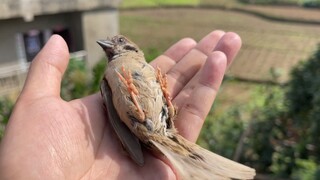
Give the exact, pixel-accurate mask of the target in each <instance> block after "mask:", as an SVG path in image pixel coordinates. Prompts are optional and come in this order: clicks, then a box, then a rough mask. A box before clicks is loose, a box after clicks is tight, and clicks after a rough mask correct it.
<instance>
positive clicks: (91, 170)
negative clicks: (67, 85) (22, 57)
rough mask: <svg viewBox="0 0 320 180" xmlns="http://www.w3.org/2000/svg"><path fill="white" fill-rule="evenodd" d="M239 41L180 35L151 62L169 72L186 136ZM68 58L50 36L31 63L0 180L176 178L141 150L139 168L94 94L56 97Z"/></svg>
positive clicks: (2, 150)
mask: <svg viewBox="0 0 320 180" xmlns="http://www.w3.org/2000/svg"><path fill="white" fill-rule="evenodd" d="M240 46H241V40H240V38H239V36H237V35H236V34H234V33H224V32H222V31H213V32H211V33H210V34H208V35H207V36H205V37H204V38H203V39H202V40H201V41H200V42H199V43H196V42H195V41H194V40H192V39H189V38H186V39H182V40H180V41H179V42H177V43H176V44H174V45H173V46H171V47H170V48H169V49H168V50H167V51H166V52H165V53H164V54H163V55H161V56H159V57H158V58H156V59H155V60H154V61H152V62H151V64H152V65H153V66H154V67H157V66H158V67H160V68H161V69H162V71H163V72H165V73H167V74H168V82H169V87H170V89H169V91H170V93H171V95H172V97H173V102H174V104H175V105H176V106H177V107H178V115H177V119H176V120H175V124H176V127H177V128H178V131H179V132H180V134H182V135H183V136H184V137H186V138H187V139H189V140H190V141H193V142H194V141H195V140H196V139H197V137H198V135H199V132H200V129H201V127H202V124H203V122H204V119H205V117H206V116H207V113H208V112H209V110H210V108H211V105H212V103H213V101H214V98H215V96H216V93H217V90H218V89H219V87H220V84H221V81H222V78H223V75H224V73H225V69H226V66H227V65H228V64H230V63H231V61H232V59H233V58H234V56H235V55H236V53H237V52H238V50H239V48H240ZM97 48H99V47H98V46H97ZM68 59H69V54H68V48H67V46H66V44H65V42H64V40H63V39H62V38H61V37H60V36H58V35H54V36H52V37H51V38H50V40H49V41H48V43H47V44H46V45H45V47H44V48H43V49H42V51H41V52H40V53H39V54H38V55H37V57H36V58H35V59H34V61H33V62H32V64H31V68H30V71H29V73H28V77H27V80H26V83H25V86H24V88H23V91H22V92H21V95H20V96H19V99H18V101H17V103H16V105H15V108H14V111H13V113H12V115H11V117H10V120H9V124H8V126H7V127H6V131H5V135H4V137H3V140H2V142H1V145H0V179H43V177H46V179H80V178H82V179H128V178H130V179H174V178H175V174H174V170H173V169H172V168H171V167H170V166H169V165H167V164H166V163H165V162H164V161H162V160H160V159H159V158H157V157H155V156H153V155H152V154H150V153H148V152H147V151H145V152H144V155H145V166H144V167H139V166H137V165H136V164H135V163H134V162H133V161H132V160H131V159H130V158H129V156H126V155H125V151H124V150H123V149H122V147H121V144H120V143H119V141H118V139H117V137H116V135H115V134H114V132H113V130H112V129H111V128H110V125H109V123H108V120H107V115H106V111H105V110H104V108H103V105H102V99H101V97H100V94H99V93H97V94H93V95H91V96H88V97H84V98H81V99H76V100H73V101H70V102H66V101H64V100H62V99H61V97H60V84H61V79H62V76H63V73H64V71H65V69H66V67H67V64H68Z"/></svg>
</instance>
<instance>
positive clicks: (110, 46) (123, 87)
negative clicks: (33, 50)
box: [97, 35, 255, 180]
mask: <svg viewBox="0 0 320 180" xmlns="http://www.w3.org/2000/svg"><path fill="white" fill-rule="evenodd" d="M97 43H98V44H99V45H100V46H101V47H102V49H103V50H104V52H105V54H106V56H107V59H108V63H107V67H106V70H105V74H104V77H103V80H102V82H101V86H100V91H101V95H102V99H103V102H104V105H105V107H106V111H107V114H108V119H109V121H110V124H111V126H112V128H113V129H114V131H115V133H116V135H117V136H118V138H119V140H120V141H121V143H122V145H123V147H124V149H125V150H126V151H127V153H128V154H129V156H130V157H131V159H132V160H133V161H134V162H135V163H137V164H138V165H140V166H143V165H144V157H143V153H142V148H143V147H145V148H147V149H149V150H150V151H152V152H153V153H160V154H163V155H164V156H165V157H166V158H167V159H168V160H169V161H170V163H171V164H172V165H173V166H174V168H175V170H176V171H177V174H178V177H179V178H180V179H185V180H189V179H253V177H254V176H255V170H254V169H252V168H249V167H247V166H244V165H242V164H239V163H237V162H234V161H231V160H229V159H226V158H224V157H222V156H219V155H217V154H214V153H212V152H210V151H208V150H206V149H204V148H202V147H200V146H198V145H196V144H194V143H192V142H189V141H188V140H186V139H185V138H183V137H182V136H181V135H179V134H178V131H177V130H176V128H175V127H174V123H173V122H174V118H175V115H176V114H177V112H176V108H175V107H174V105H173V104H172V101H171V97H170V94H169V92H168V90H167V88H168V83H167V79H166V75H163V74H162V73H161V70H160V69H159V68H153V67H152V66H151V65H149V64H148V63H147V62H146V60H145V57H144V54H143V52H142V51H141V50H140V49H139V47H138V46H137V45H136V44H135V43H134V42H132V41H130V40H129V39H128V38H126V37H125V36H123V35H116V36H114V37H112V38H107V39H106V40H99V41H97Z"/></svg>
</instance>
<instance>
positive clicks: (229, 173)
mask: <svg viewBox="0 0 320 180" xmlns="http://www.w3.org/2000/svg"><path fill="white" fill-rule="evenodd" d="M151 142H152V143H153V144H154V146H156V147H157V148H158V149H159V150H160V151H161V152H162V153H163V154H164V155H165V156H166V157H167V158H168V159H169V161H170V162H171V163H172V165H173V166H174V167H175V169H176V171H177V172H178V174H179V177H180V178H181V179H183V180H189V179H203V180H209V179H231V178H232V179H253V178H254V176H255V170H254V169H252V168H249V167H247V166H244V165H242V164H239V163H237V162H234V161H231V160H229V159H226V158H224V157H222V156H219V155H217V154H214V153H212V152H210V151H208V150H206V149H204V148H201V147H200V146H198V145H195V144H193V150H194V151H195V152H196V153H197V154H199V155H201V157H202V158H203V159H202V158H191V157H188V156H184V155H181V154H178V153H176V152H174V151H171V150H170V149H169V148H167V147H166V146H164V145H162V144H161V143H159V142H156V141H153V140H152V141H151Z"/></svg>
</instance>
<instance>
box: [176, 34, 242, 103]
mask: <svg viewBox="0 0 320 180" xmlns="http://www.w3.org/2000/svg"><path fill="white" fill-rule="evenodd" d="M240 47H241V39H240V37H239V36H238V35H237V34H235V33H226V34H225V35H223V36H222V38H221V39H220V41H219V43H218V45H217V47H216V48H215V50H216V49H217V50H221V52H223V53H224V54H225V55H226V56H227V62H228V64H230V63H231V62H232V61H233V59H234V57H235V55H236V54H237V53H238V51H239V50H240ZM199 76H200V73H199V72H197V73H196V74H195V75H194V76H193V77H192V79H191V80H190V81H189V82H188V83H187V84H186V85H185V86H184V87H183V89H182V90H181V91H179V94H177V96H175V103H176V105H177V106H178V107H179V106H180V105H182V103H183V102H184V100H185V97H187V96H189V94H190V93H191V92H192V90H193V89H194V87H195V85H196V84H197V83H198V82H199V78H200V77H199Z"/></svg>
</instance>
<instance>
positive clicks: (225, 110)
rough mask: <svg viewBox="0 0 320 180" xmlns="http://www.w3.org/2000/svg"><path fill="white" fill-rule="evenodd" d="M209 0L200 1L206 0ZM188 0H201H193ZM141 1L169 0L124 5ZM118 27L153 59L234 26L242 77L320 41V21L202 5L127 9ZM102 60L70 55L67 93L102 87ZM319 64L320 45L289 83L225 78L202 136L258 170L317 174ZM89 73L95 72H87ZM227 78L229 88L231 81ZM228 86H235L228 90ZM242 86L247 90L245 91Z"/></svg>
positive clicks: (2, 104)
mask: <svg viewBox="0 0 320 180" xmlns="http://www.w3.org/2000/svg"><path fill="white" fill-rule="evenodd" d="M205 1H206V0H201V3H204V2H205ZM288 1H289V0H288ZM171 2H173V1H170V3H171ZM181 2H182V1H181ZM184 2H186V3H197V1H196V0H190V1H184ZM210 2H211V3H213V2H214V3H220V5H224V7H227V6H225V5H228V6H229V7H231V5H232V3H238V4H239V2H238V1H236V0H217V1H211V0H208V1H207V3H210ZM250 2H256V3H257V2H258V1H250ZM126 3H127V4H126ZM130 3H132V4H130ZM135 3H136V4H135ZM140 3H145V4H147V3H149V4H150V6H155V5H159V4H161V5H168V4H169V3H168V2H167V1H161V3H160V1H156V0H153V1H144V0H134V1H133V0H132V1H131V0H125V1H124V2H123V5H122V7H136V6H137V5H139V4H140ZM165 3H167V4H165ZM224 3H228V4H224ZM240 5H243V4H240ZM148 6H149V5H148ZM195 14H197V16H195ZM182 15H183V17H184V18H183V19H184V20H183V21H181V16H182ZM199 16H201V17H202V18H199ZM244 22H245V23H244ZM244 24H245V26H244ZM194 26H197V27H198V28H193V27H194ZM120 27H121V32H122V33H123V34H126V35H128V36H129V37H130V38H132V39H133V40H134V41H136V42H137V44H139V45H141V47H142V49H143V50H144V52H145V54H146V58H147V59H148V60H151V59H153V58H155V57H156V56H157V55H159V54H160V52H163V51H164V50H165V49H166V48H167V47H168V46H169V45H171V44H172V43H174V42H176V41H177V40H178V39H180V38H182V37H186V36H190V37H194V38H195V39H196V40H199V38H200V37H202V36H204V35H205V34H207V33H208V32H210V31H211V30H212V29H223V30H226V31H236V32H237V33H239V34H240V36H241V37H242V39H243V42H244V46H243V48H242V51H241V52H240V54H239V55H238V59H237V60H236V61H235V63H234V66H232V67H231V73H230V74H229V75H236V76H237V77H239V76H242V75H243V74H241V73H243V72H249V71H251V70H252V69H253V70H255V71H251V75H252V76H247V77H246V78H248V77H249V79H250V78H252V77H256V76H257V75H258V76H260V77H267V78H266V79H267V80H270V79H272V78H274V77H275V76H274V75H270V73H269V70H270V69H269V67H265V66H263V65H262V64H261V62H269V63H271V64H274V65H276V66H275V67H274V69H273V72H276V73H273V74H277V77H280V78H283V77H284V74H285V72H287V71H289V70H290V69H291V67H292V64H295V63H296V62H298V61H300V60H301V59H305V58H306V57H307V56H308V55H309V54H310V52H311V51H312V49H313V47H314V46H315V44H316V43H317V42H319V41H320V39H319V37H320V34H319V27H316V26H303V25H299V24H285V23H274V22H266V21H263V20H261V19H256V18H253V17H252V16H247V15H244V14H241V13H235V12H224V11H212V10H205V9H202V10H198V9H171V10H170V9H169V10H167V9H160V10H158V9H157V10H148V9H147V10H140V11H134V12H133V11H122V12H121V14H120ZM141 27H143V28H141ZM146 37H147V38H146ZM283 42H286V43H285V44H284V43H283ZM248 59H249V60H251V61H250V66H248V64H246V62H248ZM279 60H281V62H280V61H279ZM105 63H106V61H105V60H101V61H100V62H99V63H98V64H97V65H96V66H95V67H94V68H93V70H92V72H90V71H89V70H88V69H87V68H86V64H85V61H79V60H76V59H72V60H70V64H69V66H68V69H67V71H66V74H65V76H64V78H63V82H62V89H61V96H62V97H63V99H65V100H71V99H74V98H79V97H83V96H85V95H88V94H91V93H93V92H97V91H98V90H99V83H100V81H101V78H102V74H103V71H104V68H105ZM236 63H239V64H241V65H240V66H239V65H238V64H236ZM319 66H320V46H319V48H318V51H316V53H314V54H313V55H312V56H311V57H310V58H309V59H308V60H307V61H305V62H303V63H301V64H299V65H298V66H297V67H296V68H294V69H293V71H292V73H291V77H292V78H291V81H289V82H288V85H287V86H286V88H282V87H281V86H274V85H270V84H254V85H253V83H251V84H250V88H249V89H245V88H244V89H243V90H242V91H241V92H240V91H239V84H241V83H242V82H240V81H237V80H233V79H230V78H229V79H227V80H226V81H224V83H223V86H222V91H221V92H220V94H219V95H218V97H217V101H216V102H215V104H214V106H213V108H212V111H211V112H210V113H209V115H208V117H207V120H206V123H205V125H204V127H203V130H202V132H201V135H200V138H199V139H198V143H199V144H201V145H202V146H204V147H206V148H208V149H210V150H212V151H214V152H216V153H218V154H221V155H223V156H226V157H229V158H231V159H234V160H238V161H241V162H243V163H245V164H247V165H250V166H252V167H254V168H256V169H257V171H258V172H259V173H263V174H272V176H276V177H283V178H290V179H319V178H320V166H319V164H320V156H319V154H320V145H319V143H320V138H319V137H320V133H319V132H320V119H319V117H318V116H317V114H319V113H318V112H319V111H320V107H318V106H319V104H320V102H319V101H320V88H319V87H320V80H319V78H317V77H319V73H320V72H319V70H317V67H319ZM235 67H241V68H239V69H236V68H235ZM246 67H249V69H246ZM250 69H251V70H250ZM279 72H280V73H279ZM88 73H91V74H92V76H87V74H88ZM278 75H280V76H278ZM229 77H230V76H229ZM284 79H287V77H286V78H284ZM253 80H255V79H253ZM230 84H231V88H230V87H228V86H229V85H230ZM245 86H246V87H247V86H249V85H248V84H246V85H245ZM230 89H231V90H232V92H231V93H229V94H228V95H225V93H228V91H229V90H230ZM243 92H245V93H246V94H245V95H243V94H242V93H243ZM226 96H228V97H226ZM237 98H244V99H245V100H244V99H239V101H237V102H240V103H237V102H236V101H231V100H230V99H232V100H234V99H237ZM247 99H250V100H249V101H248V100H247ZM244 102H248V103H246V104H244ZM226 104H227V105H226ZM231 104H232V105H231ZM221 107H222V108H221ZM12 108H13V102H12V101H11V100H10V99H8V98H2V99H0V140H1V137H2V135H3V129H4V127H5V125H6V123H7V122H8V119H9V116H10V113H11V111H12ZM270 179H272V178H270Z"/></svg>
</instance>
